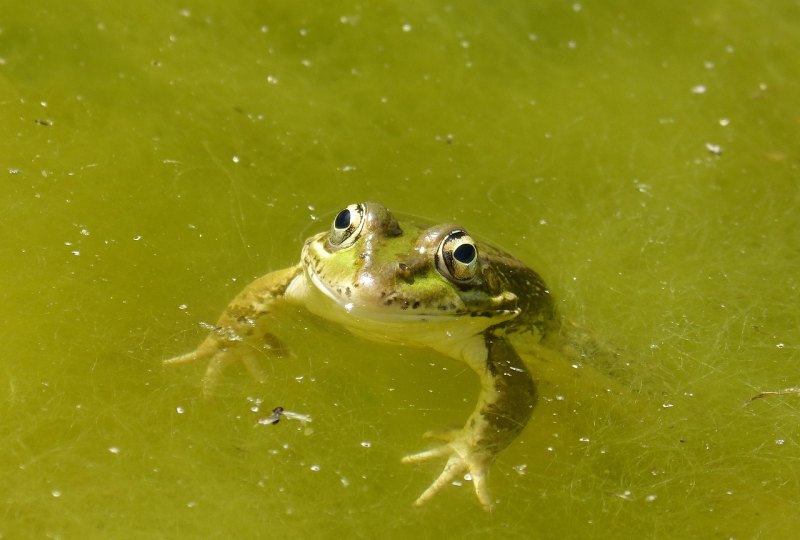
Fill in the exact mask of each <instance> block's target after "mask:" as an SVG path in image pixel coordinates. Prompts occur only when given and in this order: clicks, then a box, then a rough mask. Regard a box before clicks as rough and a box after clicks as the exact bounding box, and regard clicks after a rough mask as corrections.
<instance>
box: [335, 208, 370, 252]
mask: <svg viewBox="0 0 800 540" xmlns="http://www.w3.org/2000/svg"><path fill="white" fill-rule="evenodd" d="M363 227H364V205H361V204H351V205H349V206H348V207H347V208H345V209H344V210H342V211H341V212H339V213H338V214H336V217H335V218H334V220H333V225H331V233H330V236H329V238H328V241H329V242H330V243H331V246H333V247H335V248H337V249H341V248H346V247H350V246H352V245H353V244H354V243H355V241H356V240H357V239H358V235H359V234H361V229H362V228H363Z"/></svg>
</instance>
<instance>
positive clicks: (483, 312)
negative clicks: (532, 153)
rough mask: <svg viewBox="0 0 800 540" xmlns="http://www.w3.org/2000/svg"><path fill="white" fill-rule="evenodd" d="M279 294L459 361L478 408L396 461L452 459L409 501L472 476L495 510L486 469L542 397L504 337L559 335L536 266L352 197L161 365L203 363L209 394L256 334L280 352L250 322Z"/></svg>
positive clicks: (375, 336)
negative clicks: (475, 384) (290, 261)
mask: <svg viewBox="0 0 800 540" xmlns="http://www.w3.org/2000/svg"><path fill="white" fill-rule="evenodd" d="M281 303H287V304H294V305H299V306H304V307H305V308H306V309H307V310H308V311H310V312H311V313H313V314H315V315H318V316H320V317H322V318H324V319H327V320H330V321H333V322H335V323H338V324H340V325H342V326H344V327H345V328H347V329H348V330H349V331H350V332H352V333H353V334H356V335H357V336H360V337H363V338H366V339H370V340H374V341H379V342H388V343H396V344H400V345H406V346H415V347H429V348H431V349H433V350H435V351H438V352H440V353H441V354H444V355H446V356H449V357H452V358H456V359H458V360H462V361H464V362H466V363H467V364H468V365H469V366H470V367H471V368H472V369H473V370H474V371H475V372H476V373H477V374H478V376H479V377H480V383H481V390H480V395H479V396H478V403H477V405H476V407H475V410H474V411H473V412H472V414H471V415H470V417H469V418H468V419H467V421H466V423H465V424H464V426H463V427H462V428H460V429H457V430H453V431H451V432H449V433H448V434H447V435H446V436H445V437H444V439H445V441H444V444H442V445H441V446H438V447H435V448H432V449H429V450H425V451H423V452H419V453H417V454H411V455H408V456H406V457H404V458H403V461H404V462H406V463H413V462H417V461H423V460H428V459H432V458H439V457H442V458H445V459H446V460H447V462H446V463H445V465H444V470H443V471H442V473H441V474H440V475H439V477H438V478H437V479H436V480H435V481H434V482H433V483H432V484H431V485H430V487H428V489H427V490H425V491H424V492H423V493H422V495H420V496H419V498H418V499H417V500H416V504H418V505H419V504H422V503H424V502H426V501H427V500H429V499H430V498H431V497H432V496H433V495H435V494H436V493H437V492H439V491H440V490H441V489H442V488H443V487H444V486H446V485H448V484H449V483H450V482H451V481H452V480H453V479H455V478H456V477H457V476H459V475H463V474H465V473H469V475H470V476H471V477H472V482H473V486H474V488H475V494H476V495H477V497H478V500H479V501H480V503H481V504H482V505H483V507H484V508H486V509H489V508H491V499H490V497H489V492H488V489H487V486H486V474H487V471H488V469H489V467H490V465H491V464H492V462H493V461H494V459H495V458H496V457H497V455H498V454H499V453H500V451H501V450H503V449H504V448H505V447H506V446H508V445H509V443H511V441H513V440H514V439H515V438H516V437H517V435H519V433H520V432H521V431H522V429H523V428H524V427H525V424H526V423H527V422H528V419H529V418H530V416H531V412H532V411H533V407H534V405H535V403H536V397H537V394H536V386H535V384H534V382H533V379H532V377H531V374H530V373H529V371H528V368H526V366H525V364H524V363H523V362H522V360H521V359H520V356H519V354H518V353H517V351H516V350H515V349H514V347H513V346H512V345H511V343H510V341H509V335H510V334H513V333H521V332H526V333H530V334H531V335H533V336H534V337H535V339H536V340H538V342H539V343H544V344H547V343H548V341H549V340H550V337H549V336H553V335H555V334H558V327H559V323H558V319H557V316H556V311H555V308H554V306H553V300H552V298H551V296H550V291H549V290H548V289H547V287H546V286H545V284H544V282H543V281H542V278H540V277H539V275H538V274H537V273H536V272H534V271H533V270H531V269H530V268H528V267H526V266H525V265H524V264H522V263H521V262H519V261H518V260H516V259H515V258H513V257H512V256H511V255H509V254H507V253H505V252H504V251H501V250H499V249H497V248H495V247H492V246H490V245H488V244H485V243H481V242H478V241H476V240H474V239H473V238H472V237H471V236H470V235H469V234H468V233H467V232H466V231H465V230H464V229H463V228H461V227H459V226H457V225H452V224H444V225H436V226H433V227H425V226H421V225H416V224H414V223H400V222H398V221H397V219H395V217H394V216H393V215H392V214H391V213H390V212H389V211H388V210H387V209H386V208H384V207H383V206H382V205H380V204H377V203H374V202H367V203H363V204H351V205H350V206H348V207H347V208H345V209H344V210H342V211H341V212H339V213H338V214H337V215H336V218H335V219H334V221H333V224H332V225H331V228H330V230H329V231H327V232H322V233H319V234H317V235H315V236H312V237H311V238H309V239H308V240H307V241H306V242H305V245H304V246H303V250H302V252H301V255H300V263H299V264H297V265H296V266H292V267H290V268H286V269H284V270H278V271H276V272H272V273H270V274H267V275H265V276H263V277H261V278H259V279H257V280H256V281H254V282H253V283H251V284H250V285H248V286H247V288H245V289H244V290H243V291H242V292H241V293H240V294H239V295H238V296H237V297H236V298H234V299H233V301H232V302H231V303H230V305H229V306H228V307H227V308H226V309H225V312H224V313H223V314H222V316H221V317H220V319H219V321H218V322H217V324H216V326H215V327H214V328H213V330H212V332H211V333H210V335H209V336H208V337H207V338H206V339H205V341H203V342H202V343H201V344H200V346H199V347H198V348H197V349H196V350H195V351H194V352H191V353H188V354H185V355H183V356H178V357H176V358H172V359H170V360H167V361H166V363H169V364H180V363H184V362H190V361H194V360H207V361H208V368H207V371H206V374H205V377H204V380H203V389H204V392H205V393H208V392H209V391H210V390H211V388H212V387H213V386H214V384H215V383H216V381H217V379H218V378H219V376H220V374H221V372H222V370H223V368H225V366H227V365H228V364H231V363H232V362H235V361H240V360H241V361H242V362H244V364H245V365H246V366H249V368H251V369H252V368H254V364H253V362H255V359H254V358H253V356H252V353H253V345H252V344H253V343H255V342H256V341H258V340H264V339H265V340H266V343H267V344H268V345H271V346H272V347H271V348H272V349H273V350H281V348H282V347H281V346H280V345H279V341H278V340H277V338H275V337H274V336H272V335H271V334H270V333H269V330H266V331H264V330H263V329H262V325H257V322H258V321H259V319H261V318H262V317H263V316H264V315H267V314H269V313H270V312H271V311H273V310H274V309H275V308H276V307H277V306H278V305H279V304H281ZM262 343H263V342H262Z"/></svg>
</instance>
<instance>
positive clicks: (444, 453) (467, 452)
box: [402, 438, 493, 511]
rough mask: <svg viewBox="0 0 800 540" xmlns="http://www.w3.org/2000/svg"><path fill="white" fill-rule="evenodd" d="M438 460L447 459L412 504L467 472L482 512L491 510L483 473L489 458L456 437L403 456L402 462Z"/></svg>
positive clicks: (425, 498)
mask: <svg viewBox="0 0 800 540" xmlns="http://www.w3.org/2000/svg"><path fill="white" fill-rule="evenodd" d="M438 457H447V463H446V464H445V466H444V469H442V472H441V474H440V475H439V476H438V478H436V480H434V481H433V483H432V484H431V485H430V486H429V487H428V489H426V490H425V491H424V492H423V493H422V495H420V496H419V497H418V498H417V500H416V501H414V504H415V505H417V506H421V505H423V504H425V503H426V502H428V501H429V500H430V499H431V498H432V497H433V496H434V495H436V494H437V493H438V492H439V491H441V490H442V489H443V488H444V487H445V486H447V485H448V484H450V483H451V482H452V481H453V480H454V479H455V478H456V477H458V476H460V475H463V474H465V473H469V475H470V477H471V478H472V485H473V487H474V488H475V495H476V496H477V497H478V501H479V502H480V503H481V506H483V509H484V510H486V511H489V510H491V509H492V501H491V500H490V498H489V488H488V487H487V485H486V474H487V472H488V470H489V466H490V465H491V463H492V461H493V456H492V455H491V454H490V453H489V452H488V451H486V450H479V449H476V448H475V447H474V445H473V444H472V443H470V442H469V441H467V440H465V439H463V438H456V439H454V440H453V441H451V442H449V443H447V444H443V445H441V446H437V447H436V448H431V449H430V450H424V451H422V452H418V453H416V454H410V455H408V456H405V457H404V458H403V460H402V461H403V463H416V462H419V461H427V460H429V459H434V458H438Z"/></svg>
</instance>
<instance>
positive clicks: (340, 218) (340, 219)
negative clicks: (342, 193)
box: [333, 208, 350, 229]
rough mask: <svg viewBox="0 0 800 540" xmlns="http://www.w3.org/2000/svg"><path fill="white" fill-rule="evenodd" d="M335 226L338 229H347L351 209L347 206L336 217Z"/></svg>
mask: <svg viewBox="0 0 800 540" xmlns="http://www.w3.org/2000/svg"><path fill="white" fill-rule="evenodd" d="M333 226H334V227H336V228H337V229H346V228H347V227H349V226H350V210H348V209H347V208H345V209H344V210H342V211H341V212H339V214H338V215H337V216H336V219H335V220H334V221H333Z"/></svg>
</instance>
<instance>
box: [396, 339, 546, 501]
mask: <svg viewBox="0 0 800 540" xmlns="http://www.w3.org/2000/svg"><path fill="white" fill-rule="evenodd" d="M441 352H447V351H444V350H442V351H441ZM454 353H455V351H449V354H450V355H451V356H452V355H454ZM458 356H459V357H460V358H461V359H463V360H465V361H466V362H467V363H469V365H470V366H471V367H472V368H473V369H474V370H475V371H476V372H477V373H478V375H479V377H480V379H481V391H480V395H479V397H478V404H477V406H476V407H475V410H474V411H473V413H472V415H470V417H469V419H468V420H467V423H466V424H465V425H464V427H463V428H461V429H460V430H456V431H455V432H453V433H451V434H449V435H448V436H447V437H446V439H447V440H448V441H449V442H447V444H444V445H442V446H439V447H436V448H433V449H431V450H426V451H423V452H419V453H417V454H412V455H409V456H406V457H404V458H403V462H404V463H413V462H417V461H424V460H428V459H431V458H435V457H447V458H448V459H447V463H446V464H445V466H444V469H443V470H442V473H441V474H440V475H439V477H438V478H437V479H436V480H435V481H434V482H433V483H432V484H431V485H430V487H428V489H426V490H425V491H424V492H423V493H422V495H420V496H419V498H417V500H416V502H415V504H416V505H421V504H424V503H425V502H426V501H428V500H429V499H430V498H431V497H433V496H434V495H435V494H436V493H437V492H439V491H440V490H441V489H442V488H443V487H445V486H446V485H447V484H449V483H450V482H451V481H452V480H453V479H454V478H456V477H457V476H458V475H461V474H463V473H467V472H468V473H469V474H470V476H471V477H472V484H473V486H474V488H475V494H476V495H477V497H478V500H479V501H480V503H481V505H482V506H483V507H484V509H486V510H490V509H491V507H492V502H491V499H490V498H489V490H488V488H487V485H486V475H487V472H488V470H489V467H490V466H491V464H492V462H493V461H494V459H495V458H496V457H497V455H498V454H499V453H500V451H502V450H503V449H504V448H505V447H506V446H508V445H509V444H510V443H511V441H513V440H514V439H515V438H516V437H517V435H519V434H520V432H521V431H522V429H523V428H524V427H525V424H527V423H528V420H529V419H530V416H531V413H532V412H533V407H534V405H535V404H536V397H537V396H536V386H535V384H534V382H533V379H532V378H531V375H530V373H529V372H528V369H527V368H526V367H525V365H524V364H523V362H522V359H520V357H519V355H518V354H517V352H516V351H515V350H514V348H513V347H512V346H511V344H510V343H509V342H508V340H507V339H506V338H505V337H504V336H501V335H497V334H495V333H493V332H492V331H491V330H487V331H486V333H485V334H484V335H482V336H476V337H475V338H473V339H472V340H471V341H470V342H468V343H466V344H465V346H464V349H463V350H462V351H461V353H460V354H458Z"/></svg>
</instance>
